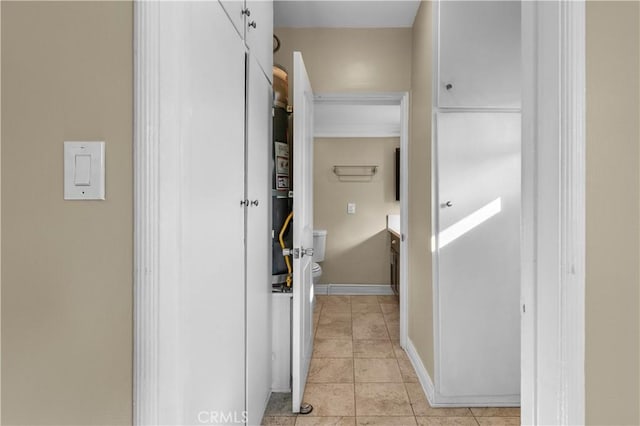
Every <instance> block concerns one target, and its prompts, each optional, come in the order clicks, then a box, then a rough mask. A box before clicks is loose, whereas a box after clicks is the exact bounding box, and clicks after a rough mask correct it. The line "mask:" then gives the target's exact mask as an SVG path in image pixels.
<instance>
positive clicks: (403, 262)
mask: <svg viewBox="0 0 640 426" xmlns="http://www.w3.org/2000/svg"><path fill="white" fill-rule="evenodd" d="M409 102H410V99H409V93H407V92H405V93H404V94H403V95H402V99H401V101H400V129H401V130H400V345H406V344H407V340H408V338H409V302H408V300H407V294H408V291H409V238H410V236H409V235H410V233H409V114H410V112H409V105H410V104H409ZM403 237H404V238H403Z"/></svg>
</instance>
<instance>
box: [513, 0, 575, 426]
mask: <svg viewBox="0 0 640 426" xmlns="http://www.w3.org/2000/svg"><path fill="white" fill-rule="evenodd" d="M585 56H586V51H585V1H584V0H575V1H573V0H560V1H555V2H545V1H533V2H527V1H524V2H522V64H523V68H522V69H523V75H522V88H523V92H522V94H523V97H522V226H521V230H522V231H521V232H522V242H521V256H522V282H521V286H522V291H521V312H522V314H521V315H522V316H521V319H522V321H521V326H522V327H521V330H522V333H521V357H522V358H521V359H522V365H521V371H522V373H521V379H522V381H521V406H522V412H521V419H522V424H531V425H534V424H558V425H568V424H584V423H585V375H584V353H585V345H584V335H585V313H584V312H585V311H584V309H585V188H586V175H585V151H586V137H585V110H586V98H585V92H586V84H585Z"/></svg>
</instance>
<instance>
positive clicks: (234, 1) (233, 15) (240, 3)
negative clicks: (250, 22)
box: [218, 0, 245, 38]
mask: <svg viewBox="0 0 640 426" xmlns="http://www.w3.org/2000/svg"><path fill="white" fill-rule="evenodd" d="M218 1H219V2H220V4H221V5H222V7H223V8H224V10H225V12H227V15H229V19H231V22H232V23H233V26H234V27H235V29H236V31H238V33H240V37H241V38H244V29H245V22H244V21H245V18H244V15H243V14H242V11H243V10H244V6H245V3H244V0H218Z"/></svg>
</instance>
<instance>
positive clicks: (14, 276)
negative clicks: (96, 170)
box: [1, 2, 133, 425]
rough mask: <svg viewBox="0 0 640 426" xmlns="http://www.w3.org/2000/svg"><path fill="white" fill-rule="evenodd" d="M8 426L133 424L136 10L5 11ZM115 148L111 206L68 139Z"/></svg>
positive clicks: (41, 7)
mask: <svg viewBox="0 0 640 426" xmlns="http://www.w3.org/2000/svg"><path fill="white" fill-rule="evenodd" d="M1 8H2V102H1V103H2V169H1V170H2V229H1V232H2V256H3V258H2V423H3V424H6V425H20V424H30V425H32V424H40V425H46V424H51V425H53V424H56V425H74V424H76V425H89V424H102V425H106V424H109V425H127V424H131V422H132V357H133V345H132V338H133V337H132V309H133V308H132V262H133V253H132V239H133V236H132V217H133V203H132V193H133V179H132V122H133V108H132V103H133V87H132V85H133V81H132V79H133V63H132V60H133V51H132V46H133V43H132V40H133V34H132V30H133V7H132V3H131V2H2V4H1ZM65 140H104V141H106V167H107V170H106V179H107V181H106V198H107V199H106V201H64V200H63V179H62V176H63V141H65Z"/></svg>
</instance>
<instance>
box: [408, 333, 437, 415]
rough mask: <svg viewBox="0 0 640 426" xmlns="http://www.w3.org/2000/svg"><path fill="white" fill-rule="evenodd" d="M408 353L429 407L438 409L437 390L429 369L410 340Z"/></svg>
mask: <svg viewBox="0 0 640 426" xmlns="http://www.w3.org/2000/svg"><path fill="white" fill-rule="evenodd" d="M406 352H407V356H408V357H409V361H411V364H412V365H413V369H414V370H415V371H416V375H417V376H418V381H419V382H420V385H422V390H424V394H425V395H426V396H427V400H428V401H429V405H431V406H432V407H436V406H437V404H436V388H435V386H433V380H431V376H429V372H428V371H427V367H425V366H424V364H423V363H422V359H420V356H419V355H418V351H417V350H416V347H415V346H413V342H412V341H411V339H410V338H407V347H406Z"/></svg>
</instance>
